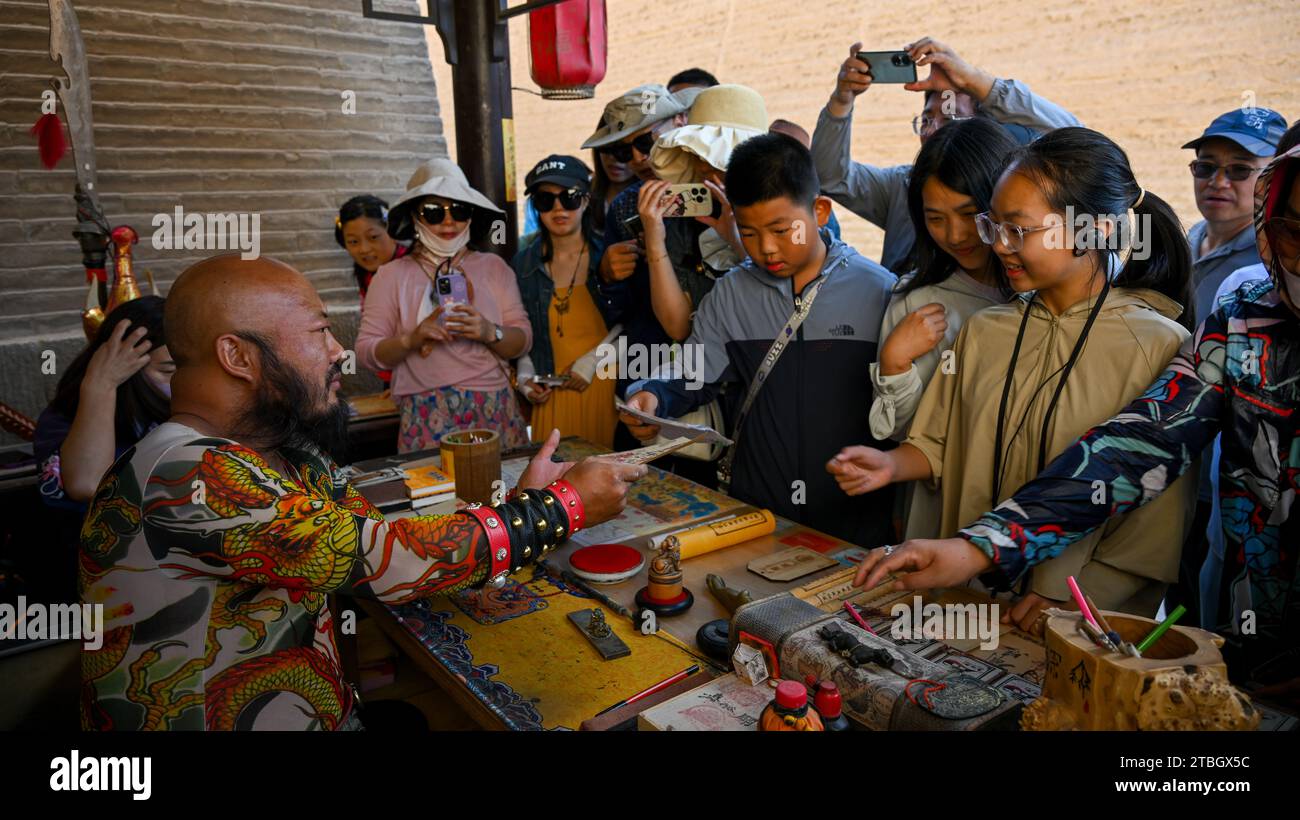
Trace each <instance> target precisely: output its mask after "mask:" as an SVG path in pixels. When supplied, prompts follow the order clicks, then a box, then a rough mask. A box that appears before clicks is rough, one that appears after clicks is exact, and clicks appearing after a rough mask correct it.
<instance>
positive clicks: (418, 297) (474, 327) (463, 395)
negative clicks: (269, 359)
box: [356, 159, 532, 453]
mask: <svg viewBox="0 0 1300 820" xmlns="http://www.w3.org/2000/svg"><path fill="white" fill-rule="evenodd" d="M502 214H503V212H502V211H501V209H500V208H498V207H497V206H496V205H494V204H492V201H491V200H489V199H488V198H487V197H485V196H483V195H482V194H481V193H479V192H478V191H476V190H474V189H473V188H472V187H470V184H469V182H468V181H467V180H466V179H465V174H464V173H463V172H462V171H461V170H460V168H459V167H457V166H456V164H455V163H453V162H452V161H451V160H448V159H434V160H430V161H429V162H426V163H425V164H424V165H422V166H420V168H418V169H417V170H416V172H415V174H414V175H412V177H411V179H410V181H409V182H407V190H406V193H404V194H403V195H402V197H401V198H400V199H399V200H398V201H397V203H396V204H395V205H393V207H392V210H391V211H390V212H389V215H388V217H389V221H388V231H389V233H390V235H392V237H393V238H394V239H397V240H399V241H400V240H408V239H410V240H414V242H413V244H412V246H411V252H410V253H409V254H407V255H405V256H403V257H402V258H400V259H395V260H393V261H392V262H389V263H388V264H386V265H384V266H383V267H381V268H380V269H379V271H378V273H376V274H375V278H374V279H373V280H372V281H371V283H370V289H369V291H368V292H367V294H366V301H365V304H364V306H363V308H362V313H361V326H360V328H359V329H358V331H357V351H356V352H357V359H358V360H359V361H360V362H361V363H362V364H363V365H365V366H366V367H368V368H370V369H372V370H376V371H378V370H383V369H391V370H392V377H393V381H392V395H393V400H394V402H395V403H396V404H397V407H398V410H399V411H400V412H401V421H400V426H399V435H398V444H397V449H398V452H403V453H405V452H410V451H412V450H423V449H429V448H433V447H437V446H438V444H439V442H441V440H442V437H443V435H445V434H446V433H449V432H451V431H453V430H461V429H466V428H487V429H492V430H496V431H497V433H499V434H500V436H501V447H502V449H509V448H511V447H522V446H524V445H526V444H527V443H528V435H527V429H526V425H525V422H524V418H523V415H522V413H521V412H520V409H519V403H518V400H517V399H516V398H515V392H514V389H513V388H512V387H511V385H510V378H509V370H508V367H507V365H506V362H508V361H509V360H511V359H514V358H516V357H518V356H520V355H522V354H524V353H526V352H528V348H529V346H530V345H531V344H532V327H531V326H530V324H529V322H528V314H527V312H526V311H525V310H524V306H523V302H522V301H521V300H520V297H519V285H518V283H517V282H516V281H515V274H514V271H513V270H511V269H510V266H509V265H507V264H506V263H505V261H504V260H502V259H501V257H499V256H497V255H496V254H493V253H487V252H482V251H478V250H475V248H474V244H475V243H481V242H482V241H484V240H485V239H486V238H487V237H488V236H489V234H490V233H491V232H492V231H493V230H504V222H502V221H501V217H502ZM443 276H452V277H457V276H463V277H464V280H463V281H464V288H465V290H464V292H463V295H464V297H466V298H465V299H462V298H453V299H452V300H451V301H445V300H444V299H443V298H442V297H441V296H440V295H439V293H438V287H437V283H438V281H439V278H440V277H443ZM452 293H453V294H456V291H452Z"/></svg>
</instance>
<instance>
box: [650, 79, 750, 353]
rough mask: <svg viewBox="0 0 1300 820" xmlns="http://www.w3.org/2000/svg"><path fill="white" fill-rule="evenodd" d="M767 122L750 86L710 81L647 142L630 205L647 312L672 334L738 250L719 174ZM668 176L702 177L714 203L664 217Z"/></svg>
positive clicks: (736, 260) (684, 332)
mask: <svg viewBox="0 0 1300 820" xmlns="http://www.w3.org/2000/svg"><path fill="white" fill-rule="evenodd" d="M767 123H768V117H767V106H766V105H765V104H764V103H763V98H762V97H761V96H760V95H759V94H758V92H757V91H754V90H753V89H752V88H747V87H745V86H743V85H718V86H714V87H713V88H708V89H705V90H704V91H702V92H700V94H699V95H698V96H697V97H696V98H695V101H694V102H693V104H692V105H691V110H690V116H689V119H688V120H687V122H686V125H683V126H681V127H680V128H675V129H673V130H671V131H668V132H666V133H664V134H663V135H661V136H660V137H659V138H658V139H657V140H655V144H654V147H653V148H652V149H651V150H650V165H651V167H652V168H653V169H654V175H655V177H656V178H655V179H654V180H653V181H649V182H646V183H645V184H644V185H642V186H641V191H640V193H639V194H638V197H637V211H638V213H639V214H640V216H641V224H642V226H643V228H644V230H645V258H646V263H647V266H648V267H649V270H650V281H651V299H652V304H653V308H654V313H655V316H656V317H658V319H659V323H660V324H661V325H663V328H664V330H665V331H666V332H667V333H668V335H669V336H670V337H671V338H673V339H674V340H677V341H680V340H682V339H685V338H686V337H687V336H688V335H690V330H691V314H692V313H693V312H694V311H695V310H696V309H697V308H698V307H699V306H700V301H701V300H702V299H703V298H704V295H705V294H707V293H708V292H709V290H710V289H712V287H713V282H714V280H715V279H716V278H717V277H718V276H721V275H722V274H724V273H726V272H727V271H728V270H730V269H731V268H733V267H735V266H736V265H738V264H740V262H741V260H742V259H744V258H745V253H744V248H743V247H742V246H741V244H740V235H739V234H738V233H737V232H736V225H735V220H734V219H733V218H732V216H731V208H730V206H729V205H728V204H727V196H726V191H725V190H724V188H723V174H724V173H726V170H727V161H728V159H730V157H731V152H732V151H733V150H735V148H736V146H738V145H740V144H741V143H742V142H744V141H745V140H747V139H750V138H751V137H756V136H758V135H759V134H765V133H767ZM674 183H676V184H682V183H699V184H701V185H703V186H704V187H705V188H706V189H707V190H708V191H709V194H710V195H711V196H712V197H713V200H714V201H715V202H716V203H718V204H719V205H721V207H720V208H718V209H716V210H715V212H714V213H715V215H713V216H701V217H696V218H694V219H669V220H667V221H665V214H666V213H668V209H669V207H670V204H671V203H670V201H669V200H667V199H666V198H665V193H666V190H667V188H668V186H669V185H670V184H674ZM670 225H671V228H672V232H671V235H670V230H669V226H670Z"/></svg>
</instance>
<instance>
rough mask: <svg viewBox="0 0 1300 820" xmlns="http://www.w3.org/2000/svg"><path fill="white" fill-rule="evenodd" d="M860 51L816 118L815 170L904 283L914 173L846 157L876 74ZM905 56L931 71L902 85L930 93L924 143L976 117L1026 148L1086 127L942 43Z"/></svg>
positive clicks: (919, 124)
mask: <svg viewBox="0 0 1300 820" xmlns="http://www.w3.org/2000/svg"><path fill="white" fill-rule="evenodd" d="M861 49H862V44H861V43H854V44H853V46H852V47H851V48H850V49H849V57H848V59H847V60H845V61H844V62H843V64H842V65H841V66H840V72H839V76H838V80H837V81H836V84H835V91H834V93H832V94H831V98H830V100H829V101H828V102H827V103H826V107H825V108H823V109H822V112H821V116H819V117H818V118H817V128H816V130H815V131H813V138H812V155H813V162H814V163H816V166H817V177H818V179H819V180H820V181H821V187H822V191H823V192H824V193H825V194H826V195H827V196H829V197H830V198H831V199H833V200H835V201H836V202H838V203H839V204H841V205H843V206H844V207H846V208H848V209H849V210H851V211H853V212H854V213H855V214H857V215H858V216H860V217H862V218H863V219H865V220H867V221H868V222H870V223H871V224H873V225H875V226H877V227H879V228H883V229H884V231H885V245H884V248H883V250H882V252H881V255H880V263H881V264H882V265H884V266H885V267H887V268H889V269H890V270H892V271H894V272H895V273H898V274H900V275H901V274H904V273H907V272H908V270H907V265H908V259H909V257H910V256H911V255H912V244H913V242H915V239H916V233H915V232H914V229H913V227H912V221H911V218H910V217H909V216H908V213H907V176H908V174H909V173H910V172H911V170H912V166H911V165H910V164H909V165H894V166H891V167H888V168H882V167H877V166H874V165H866V164H864V163H861V162H854V161H853V160H852V159H851V158H850V156H849V147H850V142H851V139H850V137H851V131H852V126H853V120H852V115H853V104H854V100H855V99H856V98H857V96H858V95H859V94H861V93H862V92H864V91H866V90H867V89H868V88H870V87H871V67H870V66H869V65H867V63H865V62H863V61H862V60H859V59H858V57H857V55H858V52H859V51H860V50H861ZM904 50H905V51H907V52H908V54H909V55H910V56H911V58H912V60H913V62H915V63H916V65H917V66H918V67H920V66H926V65H928V66H930V76H929V77H927V78H926V79H924V80H919V81H917V82H914V83H906V84H904V85H903V88H904V89H906V90H908V91H922V92H924V93H925V107H924V108H923V109H922V112H921V114H920V115H919V116H918V117H916V118H915V119H914V120H912V127H913V130H915V131H916V133H917V136H919V137H920V138H921V141H922V142H925V140H927V139H929V137H930V135H931V134H933V133H934V132H935V131H937V130H939V128H941V127H942V126H943V125H945V124H946V123H948V122H951V121H953V120H961V119H968V118H970V117H975V116H986V117H990V118H992V119H994V120H996V121H997V122H1000V123H1002V124H1003V125H1005V126H1010V130H1011V131H1012V133H1013V135H1016V136H1018V137H1020V138H1022V139H1024V140H1025V141H1028V140H1030V139H1032V138H1033V137H1035V136H1037V135H1038V134H1041V133H1043V132H1045V131H1050V130H1052V129H1054V128H1064V127H1066V126H1070V125H1082V124H1083V123H1081V122H1079V120H1078V118H1076V117H1075V116H1074V115H1073V114H1071V113H1070V112H1069V111H1066V110H1065V109H1064V108H1061V107H1060V106H1059V105H1056V104H1055V103H1052V102H1049V101H1047V100H1045V99H1043V98H1042V97H1038V96H1035V95H1034V94H1031V93H1030V91H1029V88H1028V87H1026V86H1025V84H1024V83H1021V82H1019V81H1017V80H1002V79H997V78H995V77H994V76H993V75H992V74H989V73H988V72H987V71H983V70H981V69H978V68H976V67H974V66H972V65H971V64H970V63H968V62H966V61H965V60H963V59H962V58H961V57H959V56H958V55H957V53H956V52H954V51H953V50H952V49H951V48H949V47H948V46H946V45H944V44H943V43H940V42H939V41H937V40H932V39H931V38H929V37H925V38H922V39H920V40H918V41H917V42H915V43H912V44H911V45H909V46H907V47H906V48H905V49H904Z"/></svg>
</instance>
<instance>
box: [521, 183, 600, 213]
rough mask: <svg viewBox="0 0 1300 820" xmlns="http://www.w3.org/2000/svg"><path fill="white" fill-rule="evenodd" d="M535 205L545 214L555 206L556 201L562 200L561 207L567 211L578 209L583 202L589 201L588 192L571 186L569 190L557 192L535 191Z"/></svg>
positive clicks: (538, 210) (539, 211) (533, 197)
mask: <svg viewBox="0 0 1300 820" xmlns="http://www.w3.org/2000/svg"><path fill="white" fill-rule="evenodd" d="M532 199H533V207H534V208H536V209H537V212H538V213H539V214H544V213H546V212H547V211H549V210H551V209H552V208H554V207H555V201H556V200H557V199H558V200H559V201H560V207H561V208H563V209H564V210H566V211H576V210H578V209H579V208H581V207H582V203H583V202H586V201H587V194H586V193H584V192H582V191H579V190H578V189H577V188H570V189H569V190H567V191H561V192H560V193H558V194H557V193H555V192H554V191H535V192H534V193H533V195H532Z"/></svg>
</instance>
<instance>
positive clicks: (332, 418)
mask: <svg viewBox="0 0 1300 820" xmlns="http://www.w3.org/2000/svg"><path fill="white" fill-rule="evenodd" d="M240 336H241V338H244V339H247V340H248V341H250V342H252V343H253V344H255V345H256V346H257V347H258V349H259V352H260V353H261V359H262V383H261V384H259V385H258V387H257V393H256V394H255V395H254V397H253V404H252V406H251V407H249V408H248V409H247V410H245V411H244V412H243V413H241V414H240V416H239V419H238V420H237V421H236V424H235V429H236V430H237V431H238V432H239V434H241V435H243V436H248V437H249V438H252V439H255V440H257V441H259V442H261V443H262V446H264V447H266V448H267V449H270V450H280V449H283V448H295V449H312V448H315V449H319V450H320V451H322V452H323V453H325V454H326V455H328V456H329V457H330V458H332V459H333V460H334V463H336V464H346V463H347V461H346V458H347V443H348V406H347V404H346V403H345V402H343V401H336V402H335V403H334V404H333V406H331V407H329V408H328V409H326V410H324V411H321V412H311V411H308V410H306V409H305V408H310V407H316V406H318V405H319V404H320V403H321V402H323V401H328V400H329V385H330V382H331V381H333V380H334V378H335V377H337V376H338V375H339V374H340V373H341V370H342V369H341V367H340V366H339V364H338V363H337V362H336V363H335V364H333V365H331V366H330V369H329V372H328V373H327V374H326V375H325V383H324V384H323V385H322V386H321V387H320V388H318V389H317V390H312V389H311V386H310V385H309V384H308V383H307V381H306V380H305V379H303V378H302V376H301V375H299V374H298V373H296V372H294V371H293V369H291V368H289V367H286V366H285V364H284V363H283V362H282V361H281V360H280V357H279V356H277V355H276V353H275V350H274V349H272V347H271V346H270V344H269V343H267V341H266V340H265V339H263V338H261V337H260V336H258V335H256V334H252V333H249V334H240Z"/></svg>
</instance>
